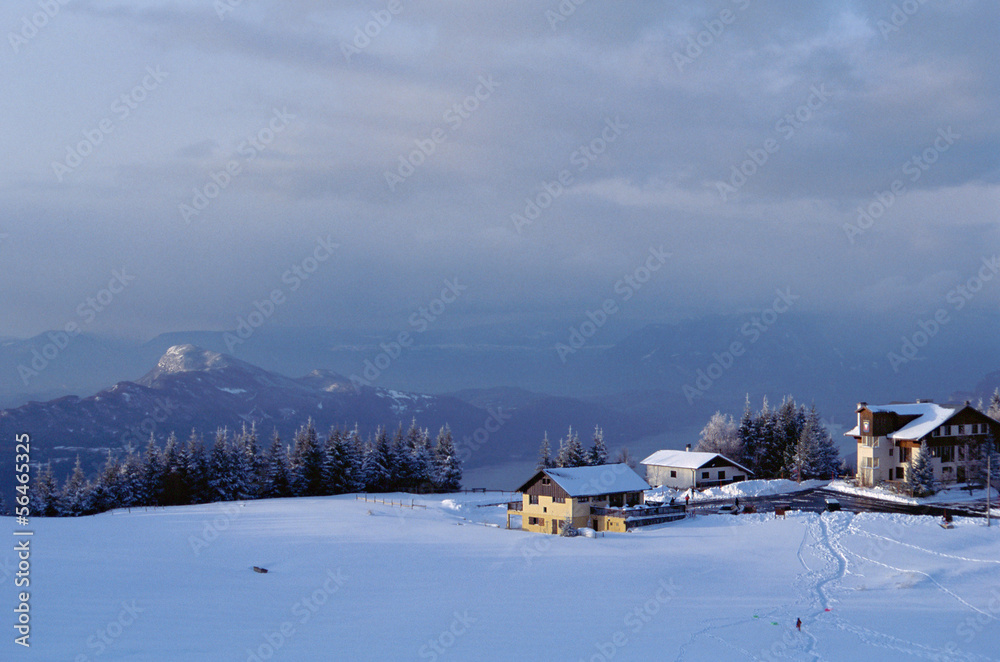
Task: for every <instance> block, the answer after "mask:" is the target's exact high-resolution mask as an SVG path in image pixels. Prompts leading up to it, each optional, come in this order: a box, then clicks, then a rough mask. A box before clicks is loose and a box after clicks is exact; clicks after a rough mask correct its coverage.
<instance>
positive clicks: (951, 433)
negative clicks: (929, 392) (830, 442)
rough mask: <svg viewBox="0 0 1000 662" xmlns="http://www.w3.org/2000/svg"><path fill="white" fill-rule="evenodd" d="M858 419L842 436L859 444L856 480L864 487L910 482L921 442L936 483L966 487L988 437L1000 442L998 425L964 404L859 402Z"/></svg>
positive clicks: (999, 423) (998, 423)
mask: <svg viewBox="0 0 1000 662" xmlns="http://www.w3.org/2000/svg"><path fill="white" fill-rule="evenodd" d="M857 415H858V424H857V426H855V427H854V429H852V430H850V431H849V432H845V433H844V435H845V436H848V437H854V440H855V441H856V442H857V447H858V471H857V478H858V481H859V482H860V483H861V484H862V485H866V486H873V485H877V484H879V483H882V482H886V481H905V480H907V479H908V477H909V472H910V467H911V466H912V462H913V460H914V459H916V457H917V455H918V454H919V453H920V445H921V444H922V443H923V442H927V449H928V451H929V452H930V454H931V458H930V459H931V466H932V467H933V469H934V479H935V480H936V481H937V482H939V483H964V482H966V480H967V479H968V478H969V476H970V470H971V465H972V464H973V463H974V462H975V461H976V459H977V458H978V457H979V446H980V444H982V443H983V442H984V441H985V440H986V438H987V435H988V434H989V433H992V435H993V439H994V440H1000V422H997V421H995V420H993V419H992V418H990V417H989V416H987V415H985V414H983V413H982V412H980V411H977V410H976V409H974V408H973V407H972V406H970V404H969V403H968V402H966V403H965V405H962V406H944V405H938V404H934V403H933V402H931V401H929V400H917V401H916V402H913V403H901V404H889V405H869V404H868V403H867V402H859V403H858V407H857Z"/></svg>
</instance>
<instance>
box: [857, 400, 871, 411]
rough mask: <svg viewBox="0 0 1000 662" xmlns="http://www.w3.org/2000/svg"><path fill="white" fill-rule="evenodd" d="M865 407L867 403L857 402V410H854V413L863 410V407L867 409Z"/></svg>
mask: <svg viewBox="0 0 1000 662" xmlns="http://www.w3.org/2000/svg"><path fill="white" fill-rule="evenodd" d="M867 406H868V403H867V402H859V403H858V408H857V409H855V410H854V411H856V412H858V411H861V410H862V409H864V408H865V407H867Z"/></svg>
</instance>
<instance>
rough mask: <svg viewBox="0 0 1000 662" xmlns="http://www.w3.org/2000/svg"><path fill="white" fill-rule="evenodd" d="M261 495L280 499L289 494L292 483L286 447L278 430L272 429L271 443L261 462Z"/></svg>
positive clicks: (266, 497)
mask: <svg viewBox="0 0 1000 662" xmlns="http://www.w3.org/2000/svg"><path fill="white" fill-rule="evenodd" d="M261 478H262V480H261V483H260V485H261V492H260V493H261V496H262V497H264V498H265V499H280V498H283V497H287V496H291V494H292V485H291V480H290V477H289V475H288V449H287V448H286V447H285V444H284V443H282V441H281V435H279V434H278V430H277V429H275V430H274V435H273V436H272V437H271V445H270V446H268V447H267V451H266V452H265V453H264V460H263V462H261Z"/></svg>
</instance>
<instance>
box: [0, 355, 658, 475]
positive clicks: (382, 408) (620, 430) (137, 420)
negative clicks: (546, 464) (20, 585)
mask: <svg viewBox="0 0 1000 662" xmlns="http://www.w3.org/2000/svg"><path fill="white" fill-rule="evenodd" d="M676 404H677V403H676V402H672V403H671V402H668V401H665V402H664V403H663V405H664V406H663V407H662V410H663V411H664V412H666V411H669V410H670V409H672V408H673V407H674V406H676ZM308 419H312V420H313V422H314V424H315V425H316V427H317V429H318V430H320V431H321V432H323V431H325V430H326V429H328V428H329V427H330V426H337V427H342V428H343V427H348V428H349V427H353V426H354V425H358V426H359V427H360V429H361V430H362V432H363V433H364V434H369V433H372V432H374V430H375V429H376V428H377V427H378V426H383V427H387V428H391V429H395V428H396V426H400V425H401V426H404V427H406V426H408V425H409V424H410V421H411V420H414V419H415V420H416V421H417V423H418V424H419V425H420V426H421V427H427V428H429V429H430V430H431V432H432V433H436V432H437V430H438V429H439V428H440V427H441V426H443V425H445V424H447V425H450V426H451V429H452V431H453V433H454V435H455V438H456V441H457V443H458V447H459V451H460V453H461V454H462V456H463V459H464V460H465V461H466V464H467V466H470V467H474V466H482V465H489V464H495V463H500V462H505V461H509V460H525V459H531V458H534V457H535V454H536V452H537V449H538V446H539V443H540V442H541V439H542V435H543V434H544V433H545V432H546V431H547V432H548V433H549V435H550V437H551V439H552V443H553V445H555V444H556V442H557V440H558V438H559V437H560V436H561V435H563V434H564V433H565V432H566V430H567V428H568V426H569V425H574V426H575V427H576V428H577V429H578V430H579V431H580V436H581V438H582V439H583V440H584V441H585V443H589V437H588V435H589V434H590V433H591V431H592V430H593V428H594V426H595V425H601V426H603V427H604V428H605V429H606V430H607V436H606V440H607V442H608V444H609V445H611V446H614V445H617V444H621V443H623V442H625V441H628V440H630V439H635V438H638V437H644V436H647V435H651V434H656V433H658V432H661V431H662V430H663V429H664V428H665V426H667V425H669V417H667V416H665V415H660V416H656V417H649V416H647V415H645V414H641V415H634V414H631V413H628V412H626V411H623V410H620V409H617V408H613V407H608V406H605V405H602V404H599V403H595V402H587V401H583V400H580V399H574V398H564V397H552V396H546V395H540V394H535V393H531V392H528V391H524V390H521V389H488V390H470V391H464V392H461V393H458V394H456V395H428V394H418V393H410V392H403V391H398V390H394V389H386V388H381V387H375V386H364V385H357V384H353V383H352V382H351V381H350V380H348V379H346V378H345V377H343V376H341V375H339V374H337V373H334V372H331V371H328V370H314V371H312V372H310V373H309V374H307V375H306V376H304V377H300V378H290V377H286V376H284V375H281V374H278V373H275V372H270V371H267V370H264V369H262V368H259V367H257V366H254V365H252V364H250V363H247V362H245V361H242V360H240V359H236V358H234V357H232V356H229V355H226V354H222V353H219V352H214V351H211V350H206V349H202V348H199V347H195V346H193V345H177V346H174V347H170V348H169V349H167V351H166V352H165V353H164V354H163V356H161V357H160V359H159V360H158V361H157V363H156V365H155V367H154V368H153V369H152V370H151V371H149V372H148V373H146V374H145V375H144V376H143V377H141V378H139V379H137V380H136V381H134V382H129V381H126V382H119V383H117V384H115V385H114V386H112V387H111V388H108V389H104V390H102V391H100V392H98V393H96V394H95V395H92V396H89V397H85V398H79V397H77V396H65V397H62V398H57V399H55V400H51V401H48V402H29V403H27V404H25V405H22V406H20V407H16V408H11V409H5V410H2V411H0V439H2V440H3V443H4V445H5V446H12V445H13V439H14V436H15V434H17V433H20V432H29V433H30V434H31V436H32V439H33V450H34V454H33V456H32V459H33V460H34V461H36V462H45V461H49V460H51V461H53V463H54V464H55V465H56V466H57V467H58V468H59V470H60V473H65V471H66V469H67V467H68V466H69V465H70V463H71V462H72V461H73V460H74V459H75V457H76V456H80V457H81V459H82V460H83V461H84V463H85V465H86V466H87V467H88V469H89V470H91V471H93V470H95V469H96V468H97V467H98V466H100V465H101V464H102V463H103V461H104V456H105V454H106V453H107V451H108V450H116V451H120V450H121V449H123V448H124V447H126V446H129V445H131V446H133V447H135V448H136V449H137V450H141V448H142V446H143V445H144V444H145V443H146V440H147V439H148V438H149V435H150V434H151V433H152V434H153V435H154V436H155V437H156V438H157V439H158V440H159V442H160V444H161V445H162V443H163V440H164V439H165V437H166V436H167V435H168V434H169V433H170V432H175V433H176V434H177V436H178V437H179V438H180V439H181V440H184V439H186V438H187V437H188V436H189V435H190V433H191V431H192V430H195V431H196V432H197V433H199V434H201V435H202V436H203V437H204V438H205V439H206V440H207V441H209V442H211V439H212V435H213V434H214V431H215V430H216V429H218V428H221V427H226V428H228V429H230V430H238V429H240V428H241V427H242V426H244V425H246V426H251V425H253V426H256V428H257V430H258V433H259V435H260V436H261V437H263V438H264V439H263V441H267V440H269V438H270V436H271V434H272V433H273V431H275V430H277V431H278V433H279V434H280V435H281V436H282V438H284V439H285V440H290V438H291V435H292V434H293V433H294V431H295V429H297V428H298V427H299V426H301V425H302V424H304V423H305V422H306V421H307V420H308ZM4 450H7V449H4ZM9 456H10V453H6V455H5V457H9ZM7 475H12V472H8V474H7Z"/></svg>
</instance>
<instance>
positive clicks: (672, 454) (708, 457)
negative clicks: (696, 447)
mask: <svg viewBox="0 0 1000 662" xmlns="http://www.w3.org/2000/svg"><path fill="white" fill-rule="evenodd" d="M717 457H721V458H722V459H723V460H725V461H726V462H728V463H730V464H732V465H733V466H737V467H739V468H740V469H743V470H744V471H748V472H749V471H750V470H749V469H747V468H746V467H744V466H743V465H741V464H739V463H738V462H735V461H733V460H730V459H729V458H728V457H726V456H725V455H720V454H719V453H703V452H700V451H656V452H655V453H653V454H652V455H650V456H649V457H647V458H646V459H645V460H643V461H642V462H640V463H639V464H654V465H656V466H658V467H678V468H679V469H700V468H701V467H703V466H705V465H706V464H708V463H709V462H711V461H712V460H714V459H715V458H717ZM750 473H753V472H750Z"/></svg>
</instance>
